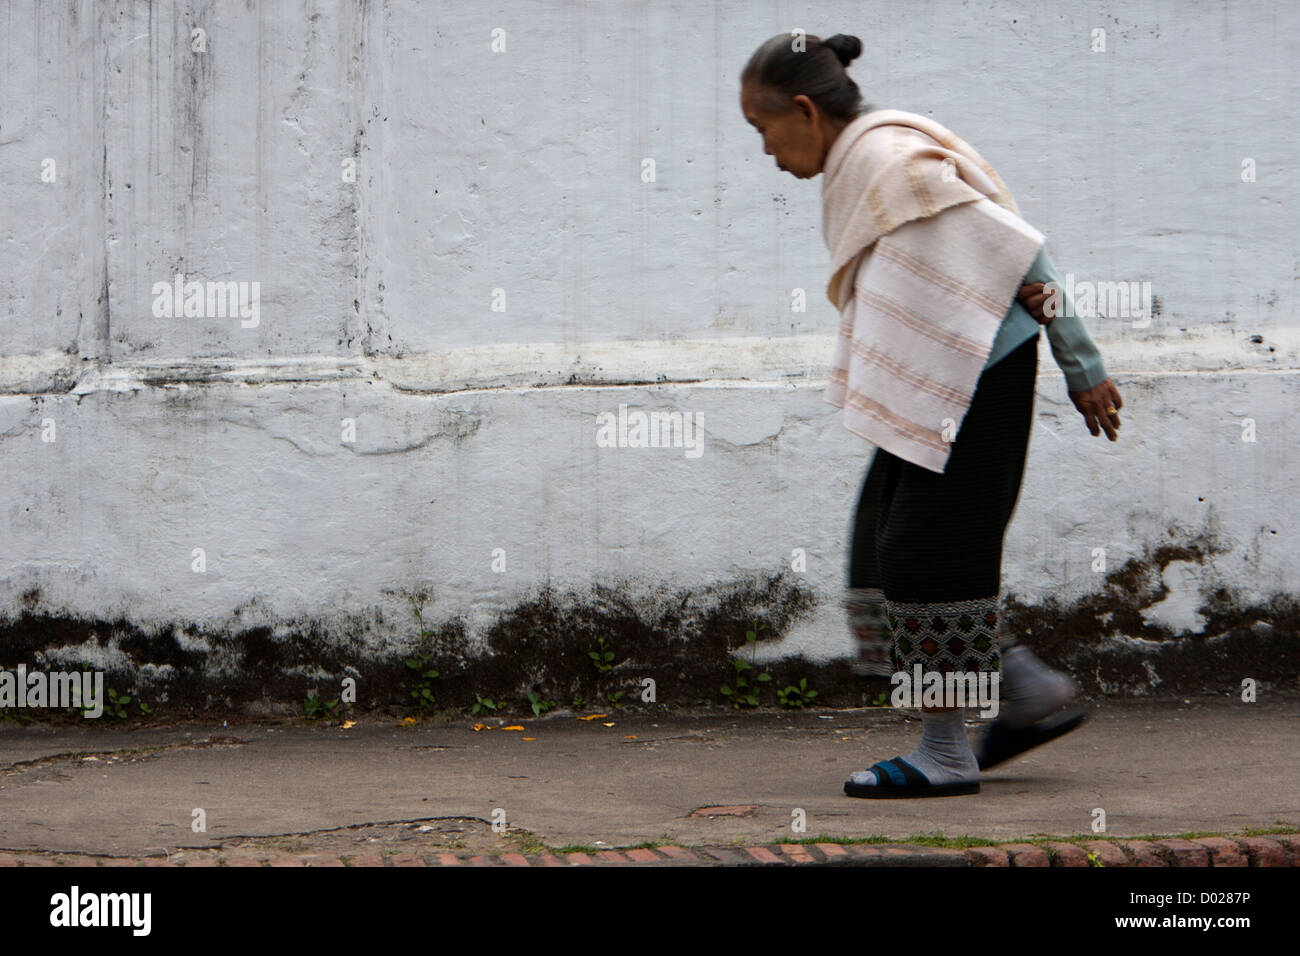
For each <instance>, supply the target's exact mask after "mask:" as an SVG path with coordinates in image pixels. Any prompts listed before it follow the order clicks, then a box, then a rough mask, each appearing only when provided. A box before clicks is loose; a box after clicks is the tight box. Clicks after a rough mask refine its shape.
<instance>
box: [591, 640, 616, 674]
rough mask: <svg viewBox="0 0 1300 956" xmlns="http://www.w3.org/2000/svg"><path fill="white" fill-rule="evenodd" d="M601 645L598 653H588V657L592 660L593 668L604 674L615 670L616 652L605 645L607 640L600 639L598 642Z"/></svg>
mask: <svg viewBox="0 0 1300 956" xmlns="http://www.w3.org/2000/svg"><path fill="white" fill-rule="evenodd" d="M596 643H597V644H599V645H600V650H598V651H587V656H588V657H590V658H591V663H592V666H594V667H595V668H596V670H598V671H600V672H601V673H602V674H603V673H605V671H608V670H613V669H614V652H613V651H612V650H610V649H609V648H608V647H607V646H606V644H605V638H603V637H602V638H600V639H599V640H597V642H596Z"/></svg>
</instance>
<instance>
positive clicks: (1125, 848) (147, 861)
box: [0, 833, 1300, 868]
mask: <svg viewBox="0 0 1300 956" xmlns="http://www.w3.org/2000/svg"><path fill="white" fill-rule="evenodd" d="M199 853H200V854H201V855H196V856H193V857H190V858H187V857H186V854H185V853H183V852H180V853H176V854H172V855H171V856H170V857H157V856H149V857H96V856H89V855H85V854H76V853H33V852H22V851H0V867H22V866H74V867H76V866H99V867H118V866H162V867H184V866H200V867H208V866H218V867H219V866H238V867H244V866H258V867H260V866H292V867H313V866H331V867H361V868H373V867H389V866H391V867H407V866H417V867H418V866H425V867H439V866H525V867H527V866H550V867H555V866H719V865H730V866H966V867H970V866H975V867H979V866H993V867H1024V866H1034V867H1053V866H1056V867H1078V866H1109V867H1115V866H1156V867H1161V866H1163V867H1188V866H1191V867H1209V866H1215V867H1218V866H1228V867H1233V866H1245V867H1250V866H1300V834H1290V833H1289V834H1273V835H1269V836H1254V837H1246V836H1212V837H1200V838H1197V839H1193V840H1187V839H1183V838H1181V837H1170V838H1167V839H1164V840H1156V841H1146V840H1118V839H1117V840H1090V841H1086V842H1083V843H1069V842H1064V841H1048V842H1044V843H1002V844H998V845H997V846H978V847H970V848H968V849H965V850H957V849H949V848H946V847H931V846H916V845H913V844H888V843H874V844H863V843H847V844H845V843H772V844H764V845H755V846H695V847H682V846H673V845H668V846H658V847H654V848H640V849H635V850H600V851H597V852H596V853H592V854H588V853H581V852H573V853H564V854H557V853H551V852H543V853H537V854H533V855H531V856H526V855H524V854H520V853H504V854H500V855H496V856H489V855H479V856H457V855H456V854H454V853H447V852H437V851H430V852H427V853H417V852H409V851H408V852H403V853H395V854H388V855H381V854H377V853H366V854H361V855H348V854H345V855H343V856H334V855H328V854H310V853H307V854H293V853H275V852H264V853H250V852H248V851H235V852H230V853H223V852H220V851H206V850H205V851H199Z"/></svg>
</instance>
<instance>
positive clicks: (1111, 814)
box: [0, 696, 1300, 865]
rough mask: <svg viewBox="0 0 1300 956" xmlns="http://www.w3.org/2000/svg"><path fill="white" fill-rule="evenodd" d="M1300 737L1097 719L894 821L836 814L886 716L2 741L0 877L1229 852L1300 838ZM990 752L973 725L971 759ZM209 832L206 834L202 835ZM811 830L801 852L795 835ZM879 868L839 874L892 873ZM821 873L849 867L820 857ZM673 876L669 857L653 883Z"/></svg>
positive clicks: (1252, 718)
mask: <svg viewBox="0 0 1300 956" xmlns="http://www.w3.org/2000/svg"><path fill="white" fill-rule="evenodd" d="M1298 720H1300V697H1295V696H1292V697H1289V698H1280V697H1272V698H1266V699H1264V700H1261V701H1259V702H1257V703H1252V704H1245V703H1241V702H1239V701H1237V700H1235V699H1233V698H1228V697H1225V698H1210V697H1202V698H1196V699H1193V700H1191V701H1189V702H1184V701H1182V700H1176V701H1132V700H1128V701H1107V702H1105V703H1104V704H1103V705H1101V706H1100V707H1094V708H1093V710H1092V713H1091V717H1090V719H1089V721H1088V722H1087V723H1086V724H1084V726H1083V727H1081V728H1080V729H1079V730H1077V731H1075V732H1074V733H1072V734H1070V735H1068V736H1066V737H1064V738H1062V739H1060V740H1058V741H1056V742H1054V743H1052V744H1049V745H1047V746H1045V747H1042V748H1040V749H1038V750H1036V751H1032V752H1030V753H1029V754H1026V755H1025V756H1023V757H1021V758H1020V759H1018V760H1016V761H1013V762H1011V763H1008V764H1005V765H1003V766H1000V767H997V768H995V769H994V770H992V771H989V772H987V773H986V774H985V775H984V779H983V787H982V792H981V793H979V794H976V795H971V796H962V797H950V798H942V799H928V800H887V801H870V800H860V799H853V798H850V797H847V796H845V795H844V793H843V791H842V786H843V782H844V780H845V778H846V777H847V776H848V775H849V774H850V773H851V772H853V771H855V770H860V769H862V768H864V767H866V766H868V765H870V764H871V763H873V762H874V761H876V760H878V759H882V758H885V757H891V756H894V755H896V754H902V753H906V752H908V751H909V750H911V749H912V747H913V746H914V745H915V742H916V740H917V739H918V737H919V722H918V721H917V720H915V719H914V718H909V717H908V716H907V715H906V714H905V713H904V712H900V711H893V710H887V709H862V710H830V711H814V712H804V713H794V714H787V713H776V712H762V713H744V714H736V713H729V712H728V713H719V712H715V713H712V714H704V713H697V714H691V715H672V716H669V715H664V716H632V715H624V714H620V713H617V712H613V713H611V714H610V715H609V716H607V717H604V718H598V719H593V720H579V719H577V717H576V716H575V715H572V714H561V715H554V716H550V717H547V718H545V719H527V720H519V721H517V724H518V725H522V726H523V727H524V728H525V729H524V730H522V731H518V730H506V729H504V728H503V726H499V725H505V726H515V725H516V723H515V722H511V721H499V720H496V719H492V720H490V721H488V722H487V723H489V724H490V725H491V728H490V729H483V730H478V731H476V730H474V729H473V726H472V725H473V718H469V719H465V720H463V721H459V722H457V723H454V724H444V725H430V724H424V725H418V726H398V725H397V724H396V722H395V721H394V720H393V719H392V718H382V717H378V716H374V717H369V718H366V717H362V718H361V719H359V720H358V722H357V724H356V725H355V726H353V727H351V728H349V729H342V728H340V727H339V726H337V725H332V726H324V725H314V726H301V725H293V724H290V723H281V724H279V725H271V724H265V723H263V724H253V723H247V724H234V723H232V724H230V725H229V726H222V725H221V724H220V723H217V724H213V723H207V724H187V725H172V726H164V727H153V728H148V727H145V728H135V729H131V728H127V727H122V726H117V727H114V726H112V725H107V724H104V723H102V722H99V721H96V722H94V723H91V722H89V721H88V722H87V725H86V726H80V725H78V726H76V727H70V728H69V727H61V728H51V727H48V726H47V727H26V726H15V725H12V724H5V725H0V849H2V850H7V851H11V852H10V853H9V854H8V859H9V860H10V862H12V861H13V859H16V857H15V856H14V854H15V853H16V854H18V855H21V856H22V857H24V858H28V859H31V860H33V861H35V860H36V856H34V855H33V854H41V853H54V854H94V855H100V856H107V857H135V858H139V857H146V856H159V857H162V858H163V859H164V860H165V859H166V858H167V857H169V856H173V855H174V854H176V853H177V851H180V850H184V851H186V853H187V854H188V856H185V855H183V856H182V859H191V860H198V859H200V858H205V859H206V858H219V859H224V858H226V857H230V856H231V854H232V853H233V854H234V856H236V857H240V858H243V857H244V856H247V855H248V853H254V854H256V853H261V854H262V855H263V857H265V858H268V859H270V858H276V859H279V858H280V856H279V855H280V854H288V855H289V856H295V857H298V858H300V859H301V858H302V857H303V856H304V855H305V856H306V857H308V859H309V862H310V859H311V858H313V857H318V858H319V859H320V860H322V861H324V860H330V859H332V860H334V861H335V864H336V865H337V863H338V861H339V860H340V858H343V862H345V863H351V862H354V861H356V860H371V861H373V859H379V860H380V861H381V862H383V861H385V860H389V861H391V859H393V858H396V857H403V858H406V857H411V858H413V859H418V860H420V861H421V862H425V863H433V864H437V863H449V862H451V861H452V858H455V859H457V860H471V859H473V858H474V857H481V859H480V860H479V861H478V862H479V863H480V864H483V863H489V862H505V863H512V862H517V861H515V860H507V859H505V858H506V857H512V856H519V857H525V856H526V857H527V859H529V860H531V861H533V862H538V861H542V862H543V863H545V861H544V859H543V858H541V857H534V856H533V854H534V853H535V852H536V851H538V850H541V849H545V848H551V849H559V848H562V847H565V846H572V845H582V846H583V847H586V848H588V849H586V850H584V851H583V852H585V853H586V854H587V858H589V859H591V860H592V861H593V862H600V861H601V860H604V862H617V861H616V860H615V859H613V858H609V857H601V856H600V855H599V854H601V853H602V852H610V851H612V850H614V849H615V848H618V847H631V846H635V845H637V844H640V843H643V842H649V841H661V840H664V841H668V842H669V843H670V844H673V845H677V846H685V847H705V846H709V847H717V848H728V847H730V848H733V849H732V852H739V853H741V854H742V855H741V856H740V857H739V858H737V859H734V860H731V862H749V861H751V860H752V861H754V862H771V861H768V860H766V859H765V858H763V857H762V855H761V854H759V855H757V856H756V855H755V854H753V853H752V852H750V851H749V850H743V849H742V850H735V849H734V848H736V847H741V848H744V847H764V846H766V847H768V848H769V850H768V852H773V851H772V850H771V848H772V847H773V846H774V845H775V844H776V843H777V841H781V840H785V839H792V838H796V839H808V838H822V840H823V843H825V844H826V846H830V845H831V844H830V843H829V842H828V841H826V840H825V839H824V838H827V837H829V838H837V837H844V838H865V837H873V836H875V837H886V838H889V839H892V840H903V839H906V838H908V837H912V836H915V835H918V834H934V833H942V834H944V835H946V836H948V837H954V836H968V837H976V838H981V839H985V840H992V841H996V842H999V843H1012V842H1015V841H1022V840H1025V839H1026V838H1030V837H1034V836H1036V835H1043V836H1046V835H1051V836H1058V837H1069V836H1076V835H1079V836H1088V837H1090V838H1092V837H1095V836H1097V835H1098V834H1096V833H1095V832H1094V830H1093V821H1094V818H1095V811H1096V810H1098V809H1101V810H1104V811H1105V823H1106V830H1105V834H1104V835H1105V836H1107V837H1132V836H1138V835H1147V834H1158V835H1172V834H1179V833H1188V832H1208V833H1230V834H1236V833H1242V832H1243V831H1245V830H1247V829H1250V828H1273V827H1278V826H1290V827H1300V787H1298V786H1297V782H1298V780H1300V770H1298V769H1297V768H1300V733H1297V731H1300V726H1298V724H1297V722H1298ZM609 723H612V724H613V726H606V724H609ZM982 731H983V727H982V726H978V725H973V726H972V727H971V728H970V733H971V737H972V741H977V740H978V736H979V734H980V733H982ZM530 738H531V739H530ZM78 755H80V756H78ZM196 808H197V809H201V810H202V811H203V814H204V818H205V822H206V830H205V831H204V832H194V830H193V829H192V824H191V821H192V819H193V813H194V811H195V810H196ZM800 819H801V820H803V821H804V829H803V830H802V831H796V830H794V829H792V824H793V823H794V822H795V821H796V820H800ZM494 822H496V823H498V827H497V828H495V829H494V827H493V825H492V824H493V823H494ZM503 828H504V829H503ZM1284 845H1289V844H1285V841H1284ZM217 849H221V850H222V851H223V853H224V856H221V855H220V854H217V853H216V852H215V851H216V850H217ZM1245 849H1246V848H1243V847H1238V850H1240V851H1241V852H1245ZM205 850H206V852H204V851H205ZM877 850H879V852H878V853H875V854H871V853H863V852H861V851H860V850H858V849H851V850H850V851H848V855H849V856H850V857H854V858H856V857H861V858H862V859H863V860H868V859H873V858H879V857H881V856H882V855H883V856H885V857H888V856H889V855H890V854H888V853H887V852H886V851H885V850H883V849H881V848H877ZM1165 850H1168V848H1167V847H1166V848H1165ZM1203 850H1204V848H1203ZM244 851H248V852H247V853H246V852H244ZM723 852H724V853H725V851H723ZM917 852H928V851H917ZM951 852H952V853H955V854H957V855H958V856H962V857H963V858H964V859H965V860H967V861H968V862H977V863H978V862H979V860H978V859H977V858H976V857H977V856H978V855H977V854H963V853H962V852H961V851H959V850H953V851H951ZM1162 852H1164V851H1162ZM1204 852H1207V853H1210V851H1209V850H1204ZM1225 852H1226V851H1225ZM1288 852H1289V851H1288ZM775 853H776V854H778V858H784V857H786V856H789V853H788V852H787V851H786V850H784V849H781V848H779V847H778V848H776V850H775ZM808 855H809V857H810V861H812V862H819V863H823V862H835V861H837V860H838V859H839V857H840V856H841V854H838V853H835V848H832V849H830V850H826V849H825V847H822V848H817V847H814V848H813V850H812V851H809V853H808ZM1211 855H1212V854H1211ZM623 856H626V855H623ZM696 856H697V857H698V859H696V860H694V862H704V863H716V862H718V860H717V859H716V857H714V856H710V855H707V854H706V856H704V857H699V855H698V854H696ZM1164 856H1165V858H1166V859H1171V858H1170V857H1169V855H1168V853H1165V854H1164ZM671 857H672V854H671V853H667V852H665V851H663V850H662V849H658V850H655V851H654V852H653V854H652V855H651V856H650V857H643V861H645V862H648V861H649V860H650V859H660V858H663V862H672V859H670V858H671ZM620 858H622V857H620ZM564 859H566V860H569V859H570V858H569V857H565V858H564ZM932 859H933V860H934V861H936V862H938V861H939V857H938V856H934V857H932ZM949 859H951V860H955V857H951V856H950V857H949ZM556 862H560V860H558V859H557V860H556ZM570 862H581V860H580V859H576V858H575V859H572V860H570ZM677 862H678V863H690V862H693V861H692V860H688V859H686V858H684V857H677ZM842 862H846V861H842ZM1285 862H1291V861H1290V859H1289V858H1287V859H1286V861H1285ZM416 865H418V864H416Z"/></svg>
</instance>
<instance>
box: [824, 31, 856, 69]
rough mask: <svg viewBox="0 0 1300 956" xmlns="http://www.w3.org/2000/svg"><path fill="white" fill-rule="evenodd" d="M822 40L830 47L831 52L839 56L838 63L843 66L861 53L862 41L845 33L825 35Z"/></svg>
mask: <svg viewBox="0 0 1300 956" xmlns="http://www.w3.org/2000/svg"><path fill="white" fill-rule="evenodd" d="M822 42H823V43H824V44H825V45H826V46H828V47H830V48H831V50H832V52H834V54H835V55H836V56H837V57H838V58H839V61H840V63H842V64H843V65H845V66H848V65H849V64H850V63H852V62H853V61H854V60H856V59H857V58H858V57H860V56H861V55H862V41H861V40H859V39H858V38H857V37H855V36H849V35H848V34H846V33H837V34H835V36H833V37H827V38H826V39H825V40H824V41H822Z"/></svg>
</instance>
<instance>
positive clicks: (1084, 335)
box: [1024, 244, 1110, 392]
mask: <svg viewBox="0 0 1300 956" xmlns="http://www.w3.org/2000/svg"><path fill="white" fill-rule="evenodd" d="M1034 282H1051V283H1055V285H1056V286H1057V287H1058V288H1060V290H1061V293H1060V301H1061V305H1062V314H1060V315H1058V316H1056V318H1054V319H1052V321H1051V322H1049V323H1048V324H1047V339H1048V343H1049V344H1050V345H1051V347H1052V356H1053V357H1054V358H1055V359H1056V364H1057V365H1059V366H1060V367H1061V371H1062V372H1064V373H1065V385H1066V388H1067V389H1069V390H1070V391H1071V392H1084V391H1087V390H1088V389H1090V388H1092V387H1093V386H1096V385H1100V384H1101V383H1102V382H1104V381H1106V379H1108V378H1109V377H1110V376H1109V375H1107V374H1106V368H1105V366H1104V365H1102V362H1101V353H1100V352H1098V351H1097V346H1096V345H1095V344H1094V343H1093V341H1092V339H1091V337H1089V335H1088V330H1087V329H1086V328H1084V325H1083V322H1082V321H1080V319H1079V317H1078V315H1076V314H1075V309H1074V302H1073V301H1072V300H1071V298H1070V297H1069V296H1068V295H1067V293H1066V289H1065V280H1064V279H1062V278H1061V276H1060V273H1058V272H1057V271H1056V266H1055V265H1054V264H1053V263H1052V260H1051V258H1050V257H1049V256H1048V255H1047V246H1046V244H1044V245H1043V247H1042V248H1041V249H1039V250H1038V258H1037V259H1035V260H1034V264H1033V265H1032V266H1031V267H1030V269H1029V272H1028V273H1026V275H1025V278H1024V284H1031V283H1034Z"/></svg>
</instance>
